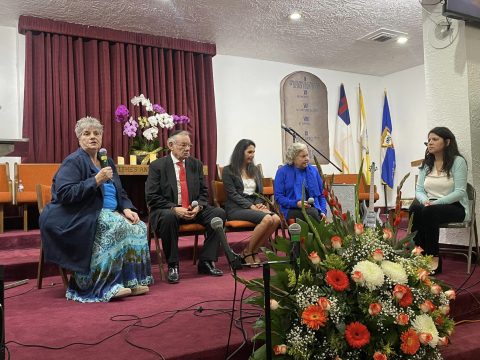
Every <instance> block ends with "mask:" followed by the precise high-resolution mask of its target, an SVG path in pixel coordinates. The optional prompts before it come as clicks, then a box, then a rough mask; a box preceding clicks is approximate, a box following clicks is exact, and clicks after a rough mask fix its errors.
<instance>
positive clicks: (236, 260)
mask: <svg viewBox="0 0 480 360" xmlns="http://www.w3.org/2000/svg"><path fill="white" fill-rule="evenodd" d="M210 226H211V227H212V229H213V231H215V232H216V233H217V234H218V236H219V238H220V242H221V243H222V247H223V251H224V252H225V256H226V257H227V260H228V264H229V265H230V268H231V269H232V270H234V271H235V270H239V269H241V268H242V259H241V257H240V255H238V254H236V253H235V252H234V251H233V250H232V249H231V248H230V246H229V245H228V242H227V237H226V235H225V231H224V230H223V220H222V219H220V218H219V217H214V218H213V219H212V221H210Z"/></svg>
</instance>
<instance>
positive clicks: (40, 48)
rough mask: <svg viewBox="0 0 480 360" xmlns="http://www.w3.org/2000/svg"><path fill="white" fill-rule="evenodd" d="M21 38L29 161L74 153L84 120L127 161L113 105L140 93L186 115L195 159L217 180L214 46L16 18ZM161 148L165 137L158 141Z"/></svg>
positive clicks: (126, 102) (57, 158)
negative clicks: (96, 123) (98, 125)
mask: <svg viewBox="0 0 480 360" xmlns="http://www.w3.org/2000/svg"><path fill="white" fill-rule="evenodd" d="M19 32H20V33H22V34H25V36H26V39H25V46H26V50H25V99H24V116H23V136H24V137H27V138H29V139H30V143H29V154H28V157H27V159H26V161H27V162H37V163H38V162H61V161H62V160H63V159H64V158H65V156H67V155H68V154H69V153H71V152H72V151H74V150H75V149H76V148H77V147H78V141H77V138H76V136H75V132H74V128H75V123H76V121H77V120H78V119H80V118H82V117H84V116H87V115H88V116H93V117H96V118H98V119H99V120H100V121H101V122H102V123H103V125H104V134H103V146H104V147H105V148H106V149H107V150H108V151H109V154H110V155H112V156H113V157H116V156H126V155H127V153H128V147H129V139H128V138H127V137H126V136H125V135H123V134H122V131H123V125H122V124H119V123H117V122H115V121H114V112H115V109H116V107H117V106H118V105H120V104H124V105H126V106H127V107H128V108H129V110H130V112H131V113H133V114H135V115H139V114H140V113H139V107H134V106H133V105H132V104H131V103H130V99H131V98H132V97H133V96H135V95H140V94H144V95H145V96H146V97H148V98H149V99H150V100H151V101H152V102H153V103H159V104H161V105H162V106H163V107H164V108H165V109H166V110H167V112H168V113H169V114H179V115H187V116H188V117H189V118H190V123H189V124H188V125H186V126H184V128H186V129H187V130H189V131H191V132H192V138H193V139H192V141H193V142H194V148H193V149H192V154H193V155H194V156H195V157H197V158H199V159H201V160H202V161H203V162H204V163H205V164H207V165H208V168H209V174H215V164H216V154H217V126H216V115H215V95H214V89H213V71H212V58H213V56H214V55H215V51H216V49H215V45H213V44H204V43H197V42H192V41H187V40H179V39H170V38H164V37H157V36H151V35H144V34H136V33H128V32H123V31H117V30H112V29H103V28H96V27H91V26H83V25H77V24H69V23H63V22H56V21H52V20H46V19H39V18H34V17H27V16H21V17H20V19H19ZM159 137H160V142H161V144H162V145H165V144H166V139H167V137H168V134H167V133H166V132H164V133H162V134H161V135H160V136H159Z"/></svg>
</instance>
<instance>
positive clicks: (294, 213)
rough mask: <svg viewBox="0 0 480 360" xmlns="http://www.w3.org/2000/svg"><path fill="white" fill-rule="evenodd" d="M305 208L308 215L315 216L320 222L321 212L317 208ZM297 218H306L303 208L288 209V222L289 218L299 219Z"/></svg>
mask: <svg viewBox="0 0 480 360" xmlns="http://www.w3.org/2000/svg"><path fill="white" fill-rule="evenodd" d="M305 210H306V211H307V215H309V216H311V217H313V218H314V219H315V220H317V221H318V222H320V213H319V212H318V209H317V208H314V207H310V208H308V209H305ZM297 218H299V219H302V220H305V219H304V218H303V213H302V209H289V210H288V216H287V222H288V220H289V219H297Z"/></svg>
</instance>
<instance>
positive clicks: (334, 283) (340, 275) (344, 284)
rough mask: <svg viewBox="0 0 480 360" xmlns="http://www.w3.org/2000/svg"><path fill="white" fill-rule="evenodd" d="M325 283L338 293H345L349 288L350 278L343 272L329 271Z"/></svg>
mask: <svg viewBox="0 0 480 360" xmlns="http://www.w3.org/2000/svg"><path fill="white" fill-rule="evenodd" d="M325 281H326V282H327V284H328V285H330V286H331V287H332V288H333V289H334V290H336V291H343V290H345V289H346V288H348V285H349V281H348V276H347V274H345V273H344V272H343V271H341V270H329V271H327V274H326V275H325Z"/></svg>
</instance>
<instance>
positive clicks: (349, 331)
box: [345, 321, 370, 349]
mask: <svg viewBox="0 0 480 360" xmlns="http://www.w3.org/2000/svg"><path fill="white" fill-rule="evenodd" d="M345 339H347V342H348V344H349V345H350V346H351V347H353V348H357V349H358V348H361V347H362V346H365V345H367V344H368V343H369V342H370V332H369V331H368V329H367V327H366V326H365V325H363V324H362V323H359V322H358V321H355V322H353V323H350V324H348V325H347V327H346V329H345Z"/></svg>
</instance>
